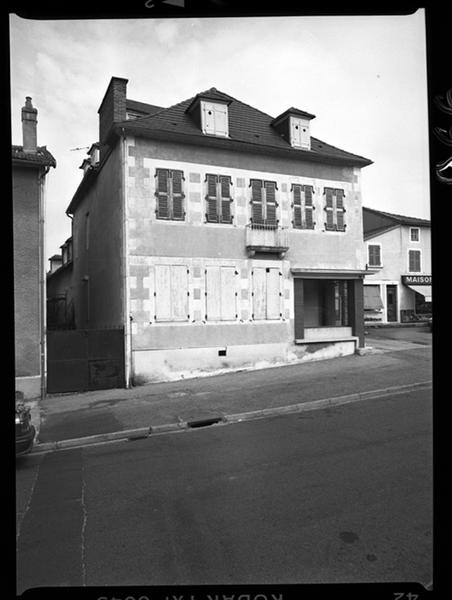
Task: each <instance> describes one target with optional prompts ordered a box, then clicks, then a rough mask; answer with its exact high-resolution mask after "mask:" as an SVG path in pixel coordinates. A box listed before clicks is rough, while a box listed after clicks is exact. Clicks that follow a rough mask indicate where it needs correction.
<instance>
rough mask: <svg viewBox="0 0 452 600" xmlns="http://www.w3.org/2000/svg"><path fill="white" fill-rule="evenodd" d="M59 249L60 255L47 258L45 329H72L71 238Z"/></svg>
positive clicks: (73, 316) (73, 318)
mask: <svg viewBox="0 0 452 600" xmlns="http://www.w3.org/2000/svg"><path fill="white" fill-rule="evenodd" d="M60 248H61V254H54V255H53V256H51V257H50V258H49V261H50V270H49V271H48V272H47V329H48V330H53V329H74V328H75V315H74V303H73V294H72V264H73V263H72V238H71V237H70V238H68V239H67V240H66V241H65V242H64V244H63V245H62V246H60Z"/></svg>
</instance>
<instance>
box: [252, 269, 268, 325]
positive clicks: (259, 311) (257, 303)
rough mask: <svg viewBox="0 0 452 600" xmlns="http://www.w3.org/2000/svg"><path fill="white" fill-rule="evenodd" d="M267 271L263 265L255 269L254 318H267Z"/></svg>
mask: <svg viewBox="0 0 452 600" xmlns="http://www.w3.org/2000/svg"><path fill="white" fill-rule="evenodd" d="M265 284H266V272H265V268H263V267H255V268H254V269H253V318H254V319H256V320H261V319H265V318H266V313H267V310H266V304H267V293H266V285H265Z"/></svg>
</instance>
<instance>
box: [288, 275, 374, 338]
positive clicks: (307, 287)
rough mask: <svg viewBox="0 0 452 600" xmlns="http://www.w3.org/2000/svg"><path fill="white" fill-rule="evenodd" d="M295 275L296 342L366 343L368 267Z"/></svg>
mask: <svg viewBox="0 0 452 600" xmlns="http://www.w3.org/2000/svg"><path fill="white" fill-rule="evenodd" d="M292 274H293V276H294V302H295V304H294V308H295V311H294V328H295V343H296V344H309V343H316V342H322V343H327V342H330V343H336V342H345V341H354V342H355V345H357V346H359V347H363V346H364V320H363V275H364V271H352V272H347V271H338V272H334V271H329V272H321V271H317V272H312V271H311V272H310V271H304V270H301V269H292Z"/></svg>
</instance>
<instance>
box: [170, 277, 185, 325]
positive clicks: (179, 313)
mask: <svg viewBox="0 0 452 600" xmlns="http://www.w3.org/2000/svg"><path fill="white" fill-rule="evenodd" d="M171 318H172V319H171V320H172V321H186V320H187V318H188V273H187V267H186V266H185V265H172V266H171Z"/></svg>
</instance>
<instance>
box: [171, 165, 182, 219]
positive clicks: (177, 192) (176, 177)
mask: <svg viewBox="0 0 452 600" xmlns="http://www.w3.org/2000/svg"><path fill="white" fill-rule="evenodd" d="M171 175H172V177H171V179H172V200H173V211H172V213H173V214H172V217H173V219H176V220H183V219H184V217H185V215H184V210H183V197H184V195H183V193H182V179H183V174H182V171H172V172H171Z"/></svg>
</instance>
